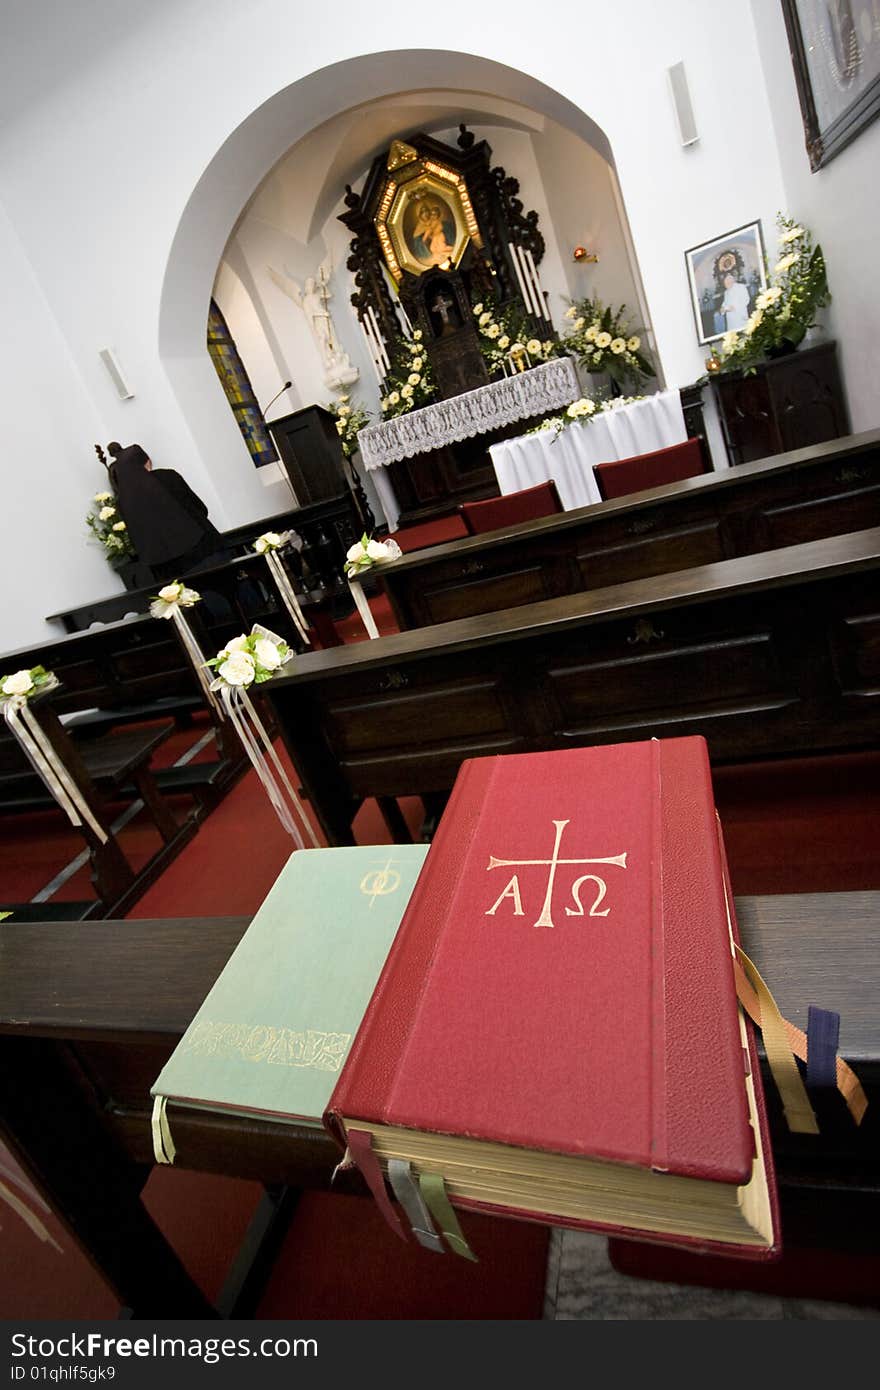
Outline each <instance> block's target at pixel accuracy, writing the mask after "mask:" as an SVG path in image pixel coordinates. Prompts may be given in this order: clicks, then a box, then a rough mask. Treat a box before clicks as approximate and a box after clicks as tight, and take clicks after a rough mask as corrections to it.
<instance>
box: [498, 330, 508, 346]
mask: <svg viewBox="0 0 880 1390" xmlns="http://www.w3.org/2000/svg"><path fill="white" fill-rule="evenodd" d="M498 346H499V347H500V348H506V347H510V339H509V338H508V336H507V334H506V333H502V334H501V337H500V338H499V339H498Z"/></svg>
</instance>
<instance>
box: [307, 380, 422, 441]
mask: <svg viewBox="0 0 880 1390" xmlns="http://www.w3.org/2000/svg"><path fill="white" fill-rule="evenodd" d="M411 365H412V366H413V367H415V362H413V363H412V364H411ZM350 399H351V398H350V397H349V396H348V395H347V394H344V395H341V396H340V397H339V400H338V401H331V402H330V404H329V405H328V406H327V409H328V410H329V412H330V414H331V415H332V416H333V417H334V419H335V421H336V433H337V434H338V435H339V439H340V443H341V444H342V452H343V454H344V456H345V457H346V458H347V459H350V458H351V456H352V454H354V453H356V452H357V448H358V435H359V434H360V432H361V430H362V429H363V428H364V426H365V425H368V424H369V423H370V418H371V417H370V415H369V414H368V412H367V411H366V410H365V409H364V407H363V406H362V405H350V404H349V401H350Z"/></svg>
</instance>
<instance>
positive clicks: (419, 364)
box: [412, 357, 422, 372]
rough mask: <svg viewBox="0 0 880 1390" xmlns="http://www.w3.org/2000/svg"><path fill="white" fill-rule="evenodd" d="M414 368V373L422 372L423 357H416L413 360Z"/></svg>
mask: <svg viewBox="0 0 880 1390" xmlns="http://www.w3.org/2000/svg"><path fill="white" fill-rule="evenodd" d="M412 368H413V371H414V372H420V371H421V370H422V359H421V357H414V358H413V360H412Z"/></svg>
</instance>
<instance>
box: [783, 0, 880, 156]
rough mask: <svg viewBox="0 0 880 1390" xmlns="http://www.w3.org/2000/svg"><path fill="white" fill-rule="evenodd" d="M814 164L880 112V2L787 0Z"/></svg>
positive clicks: (788, 24)
mask: <svg viewBox="0 0 880 1390" xmlns="http://www.w3.org/2000/svg"><path fill="white" fill-rule="evenodd" d="M782 9H783V13H784V15H785V27H786V30H787V32H788V46H789V48H790V49H791V60H792V63H793V64H794V73H795V79H796V81H797V89H798V97H799V98H800V103H801V115H802V117H803V122H804V136H805V139H806V144H807V154H808V155H809V159H810V168H811V169H812V170H813V172H814V173H815V171H816V170H817V169H821V167H822V165H823V164H827V163H828V161H829V160H831V159H833V158H834V156H835V155H838V154H840V151H841V150H843V149H845V148H846V146H847V145H848V144H849V143H850V142H851V141H852V140H854V139H855V138H856V136H857V135H858V134H859V133H860V132H861V131H863V130H864V129H865V127H866V126H868V125H870V124H871V122H872V121H873V120H876V118H877V117H878V116H880V0H782Z"/></svg>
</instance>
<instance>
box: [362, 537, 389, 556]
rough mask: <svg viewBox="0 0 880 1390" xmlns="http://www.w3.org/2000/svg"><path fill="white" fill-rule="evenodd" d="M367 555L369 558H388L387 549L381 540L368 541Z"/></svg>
mask: <svg viewBox="0 0 880 1390" xmlns="http://www.w3.org/2000/svg"><path fill="white" fill-rule="evenodd" d="M367 555H368V556H369V558H370V559H371V560H387V559H388V551H387V549H386V547H385V546H384V545H383V543H382V542H381V541H368V542H367Z"/></svg>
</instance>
